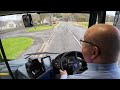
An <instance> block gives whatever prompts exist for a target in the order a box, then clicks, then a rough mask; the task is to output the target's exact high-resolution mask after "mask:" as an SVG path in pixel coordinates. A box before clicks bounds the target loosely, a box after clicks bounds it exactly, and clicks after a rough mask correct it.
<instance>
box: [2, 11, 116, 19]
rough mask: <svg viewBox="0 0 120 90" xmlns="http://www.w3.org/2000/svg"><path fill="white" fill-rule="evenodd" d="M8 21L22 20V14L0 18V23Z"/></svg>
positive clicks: (108, 13) (107, 13) (112, 13)
mask: <svg viewBox="0 0 120 90" xmlns="http://www.w3.org/2000/svg"><path fill="white" fill-rule="evenodd" d="M106 15H112V16H115V11H107V12H106ZM6 20H21V14H17V15H9V16H1V17H0V21H6Z"/></svg>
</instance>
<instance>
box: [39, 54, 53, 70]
mask: <svg viewBox="0 0 120 90" xmlns="http://www.w3.org/2000/svg"><path fill="white" fill-rule="evenodd" d="M41 61H42V63H43V66H44V68H45V71H46V70H48V69H50V68H51V58H50V57H49V56H47V57H44V58H42V59H41Z"/></svg>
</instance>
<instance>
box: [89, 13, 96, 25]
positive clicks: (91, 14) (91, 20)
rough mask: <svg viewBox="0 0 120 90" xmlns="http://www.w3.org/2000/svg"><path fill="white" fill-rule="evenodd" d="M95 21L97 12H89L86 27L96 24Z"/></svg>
mask: <svg viewBox="0 0 120 90" xmlns="http://www.w3.org/2000/svg"><path fill="white" fill-rule="evenodd" d="M96 19H97V12H90V17H89V25H88V27H90V26H92V25H94V24H96Z"/></svg>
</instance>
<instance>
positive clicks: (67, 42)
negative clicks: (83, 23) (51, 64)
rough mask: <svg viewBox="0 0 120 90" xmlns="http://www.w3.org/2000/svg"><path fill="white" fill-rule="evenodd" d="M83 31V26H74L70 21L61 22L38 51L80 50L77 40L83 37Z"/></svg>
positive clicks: (61, 51) (60, 51)
mask: <svg viewBox="0 0 120 90" xmlns="http://www.w3.org/2000/svg"><path fill="white" fill-rule="evenodd" d="M85 31H86V30H85V29H84V28H82V27H78V26H75V25H73V24H72V23H70V22H61V23H60V25H59V26H58V27H57V28H56V29H54V33H53V34H52V35H51V38H50V39H49V40H48V41H47V42H45V46H44V48H43V49H42V50H40V52H41V51H42V52H54V53H63V52H66V51H81V47H80V43H79V40H80V38H83V36H84V33H85ZM53 57H54V55H53Z"/></svg>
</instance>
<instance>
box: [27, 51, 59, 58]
mask: <svg viewBox="0 0 120 90" xmlns="http://www.w3.org/2000/svg"><path fill="white" fill-rule="evenodd" d="M40 54H60V53H51V52H37V53H30V54H25V55H28V56H27V57H25V59H27V58H28V57H30V56H31V55H40Z"/></svg>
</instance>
